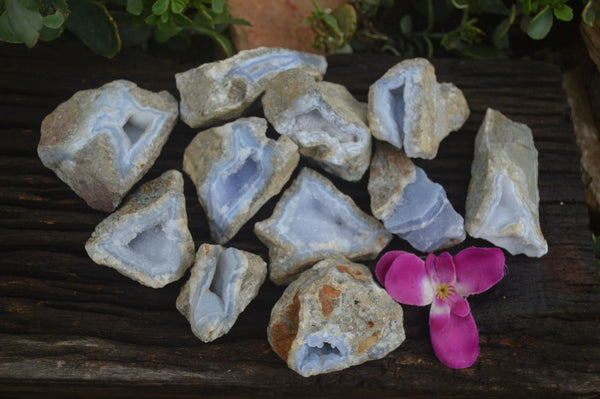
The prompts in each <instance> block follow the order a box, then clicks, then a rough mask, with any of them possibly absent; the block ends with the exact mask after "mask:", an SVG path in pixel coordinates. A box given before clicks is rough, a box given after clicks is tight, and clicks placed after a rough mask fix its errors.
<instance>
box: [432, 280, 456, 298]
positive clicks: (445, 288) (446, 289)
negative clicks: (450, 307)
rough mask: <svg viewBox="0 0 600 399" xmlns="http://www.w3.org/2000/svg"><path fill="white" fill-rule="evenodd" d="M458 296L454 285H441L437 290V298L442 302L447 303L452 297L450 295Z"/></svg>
mask: <svg viewBox="0 0 600 399" xmlns="http://www.w3.org/2000/svg"><path fill="white" fill-rule="evenodd" d="M454 294H456V288H454V286H453V285H449V284H446V283H440V285H438V286H437V288H436V289H435V296H436V297H437V298H438V299H441V300H442V301H445V300H447V299H448V297H450V295H454Z"/></svg>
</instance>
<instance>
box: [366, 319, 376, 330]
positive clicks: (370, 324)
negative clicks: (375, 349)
mask: <svg viewBox="0 0 600 399" xmlns="http://www.w3.org/2000/svg"><path fill="white" fill-rule="evenodd" d="M374 325H375V323H373V322H372V321H371V320H369V321H368V322H367V327H369V328H373V326H374Z"/></svg>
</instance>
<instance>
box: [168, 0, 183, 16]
mask: <svg viewBox="0 0 600 399" xmlns="http://www.w3.org/2000/svg"><path fill="white" fill-rule="evenodd" d="M186 6H187V3H186V2H185V1H184V0H173V1H171V11H172V12H173V13H174V14H181V13H183V10H185V7H186Z"/></svg>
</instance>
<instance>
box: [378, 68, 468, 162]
mask: <svg viewBox="0 0 600 399" xmlns="http://www.w3.org/2000/svg"><path fill="white" fill-rule="evenodd" d="M368 118H369V128H370V129H371V133H372V134H373V136H375V137H376V138H378V139H380V140H383V141H387V142H388V143H391V144H392V145H394V146H395V147H397V148H404V151H405V152H406V155H408V156H409V157H410V158H415V157H418V158H425V159H432V158H435V156H436V155H437V151H438V147H439V145H440V142H441V141H442V140H443V139H444V138H445V137H446V136H448V134H450V132H452V131H455V130H458V129H460V127H461V126H462V125H463V123H465V121H466V120H467V119H468V118H469V107H468V105H467V101H466V100H465V97H464V95H463V93H462V91H460V89H458V88H457V87H456V86H454V85H453V84H452V83H441V84H440V83H438V82H437V80H436V76H435V71H434V68H433V65H431V64H430V63H429V61H427V60H426V59H423V58H414V59H409V60H405V61H402V62H400V63H398V64H396V65H395V66H394V67H392V68H390V70H388V71H387V72H386V73H385V74H384V75H383V76H382V77H381V78H380V79H379V80H377V81H376V82H375V83H374V84H373V85H371V87H370V89H369V112H368Z"/></svg>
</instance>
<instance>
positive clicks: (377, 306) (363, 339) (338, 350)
mask: <svg viewBox="0 0 600 399" xmlns="http://www.w3.org/2000/svg"><path fill="white" fill-rule="evenodd" d="M402 323H403V313H402V307H401V306H400V305H399V304H398V303H396V302H395V301H394V300H393V299H392V298H391V297H390V296H389V295H388V294H387V293H386V292H385V290H383V289H382V288H380V287H379V286H378V285H377V284H376V283H375V282H374V280H373V277H372V276H371V272H370V271H369V269H367V268H366V267H365V266H363V265H359V264H356V263H350V262H349V261H348V260H346V259H345V258H343V257H341V256H335V257H331V258H328V259H326V260H323V261H321V262H319V263H317V264H316V265H315V266H314V267H313V268H312V269H310V270H307V271H305V272H304V273H302V274H301V275H300V277H298V279H297V280H296V281H294V282H293V283H292V284H290V285H289V286H288V287H287V288H286V289H285V291H284V293H283V295H282V296H281V298H280V299H279V300H278V301H277V303H276V304H275V306H274V307H273V310H272V311H271V320H270V322H269V327H268V329H267V337H268V339H269V343H270V344H271V347H273V350H274V351H275V352H276V353H277V354H278V355H279V356H280V357H281V358H282V359H283V360H284V361H285V362H286V363H287V365H288V367H290V368H291V369H292V370H294V371H296V372H297V373H299V374H301V375H303V376H304V377H308V376H311V375H316V374H322V373H328V372H331V371H337V370H342V369H345V368H348V367H350V366H354V365H357V364H361V363H364V362H366V361H369V360H374V359H381V358H382V357H384V356H386V355H387V354H388V353H390V352H391V351H393V350H394V349H396V348H397V347H398V346H400V344H402V342H403V341H404V328H403V324H402Z"/></svg>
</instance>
